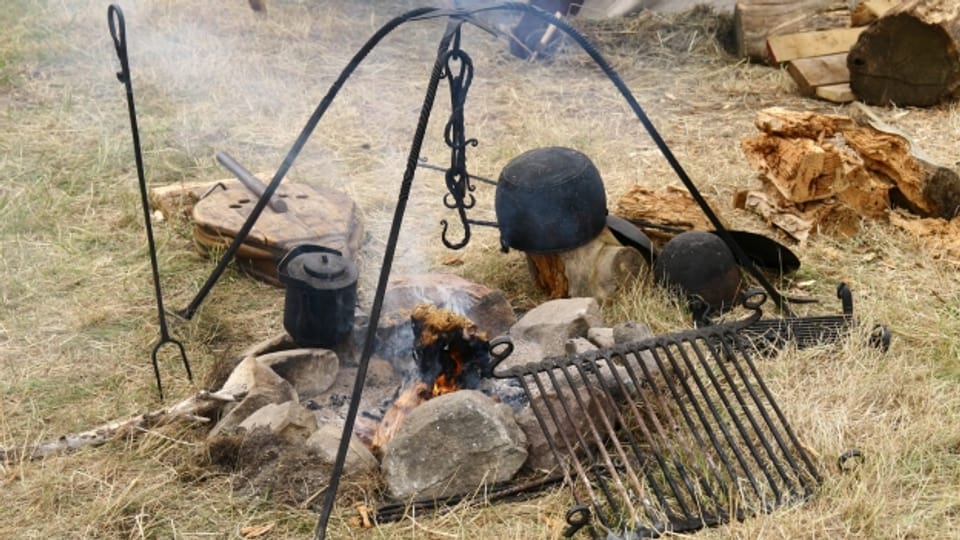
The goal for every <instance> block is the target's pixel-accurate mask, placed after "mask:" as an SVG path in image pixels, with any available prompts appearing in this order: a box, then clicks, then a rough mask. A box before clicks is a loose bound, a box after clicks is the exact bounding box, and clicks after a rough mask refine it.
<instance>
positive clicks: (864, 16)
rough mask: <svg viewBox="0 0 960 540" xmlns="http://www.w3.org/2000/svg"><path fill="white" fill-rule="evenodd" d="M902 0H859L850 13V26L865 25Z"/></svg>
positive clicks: (902, 0)
mask: <svg viewBox="0 0 960 540" xmlns="http://www.w3.org/2000/svg"><path fill="white" fill-rule="evenodd" d="M903 2H904V0H860V1H859V2H857V5H856V6H855V7H854V8H853V12H852V13H850V26H866V25H868V24H870V23H872V22H873V21H875V20H877V19H879V18H880V17H882V16H883V15H884V14H885V13H886V12H888V11H890V10H891V9H893V8H894V7H896V6H898V5H900V4H902V3H903Z"/></svg>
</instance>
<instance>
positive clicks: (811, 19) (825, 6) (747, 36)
mask: <svg viewBox="0 0 960 540" xmlns="http://www.w3.org/2000/svg"><path fill="white" fill-rule="evenodd" d="M849 20H850V9H849V7H848V6H847V3H846V2H845V1H843V0H737V4H736V8H735V9H734V12H733V25H734V32H735V34H736V40H737V54H738V55H739V56H741V57H746V58H750V59H751V60H757V61H761V62H766V61H768V60H769V55H768V52H767V39H768V38H770V37H771V36H778V35H785V34H796V33H799V32H809V31H815V30H827V29H831V28H842V27H845V26H848V23H849ZM834 52H839V51H834Z"/></svg>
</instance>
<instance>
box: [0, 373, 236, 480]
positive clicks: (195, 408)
mask: <svg viewBox="0 0 960 540" xmlns="http://www.w3.org/2000/svg"><path fill="white" fill-rule="evenodd" d="M242 397H243V396H242V395H233V394H229V393H223V392H207V391H202V392H198V393H196V394H194V395H193V396H190V397H189V398H187V399H185V400H183V401H181V402H180V403H177V404H175V405H172V406H170V407H164V408H162V409H158V410H156V411H153V412H149V413H146V414H138V415H136V416H131V417H128V418H124V419H122V420H114V421H112V422H108V423H106V424H103V425H101V426H98V427H96V428H93V429H90V430H87V431H83V432H80V433H73V434H69V435H64V436H62V437H60V438H58V439H55V440H52V441H47V442H45V443H41V444H38V445H36V446H33V447H30V448H11V449H2V448H0V462H3V463H13V462H16V461H20V460H34V459H42V458H45V457H47V456H51V455H54V454H61V453H66V452H70V451H74V450H78V449H80V448H84V447H87V446H100V445H103V444H105V443H107V442H108V441H110V440H112V439H114V438H116V437H119V436H122V435H124V434H129V433H134V432H140V431H146V430H148V429H152V428H155V427H158V426H162V425H165V424H169V423H171V422H173V421H176V420H189V421H193V422H208V421H209V419H208V418H206V417H204V416H201V415H203V414H207V413H209V412H210V411H212V410H214V409H216V408H217V407H220V406H222V405H223V404H224V403H230V402H236V401H239V400H240V399H241V398H242Z"/></svg>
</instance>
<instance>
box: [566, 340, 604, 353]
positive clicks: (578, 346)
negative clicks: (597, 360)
mask: <svg viewBox="0 0 960 540" xmlns="http://www.w3.org/2000/svg"><path fill="white" fill-rule="evenodd" d="M564 349H565V350H564V352H565V353H567V354H569V355H576V354H583V353H585V352H589V351H595V350H597V346H596V345H594V344H593V343H591V342H590V340H588V339H587V338H582V337H576V338H571V339H568V340H567V342H566V343H565V344H564Z"/></svg>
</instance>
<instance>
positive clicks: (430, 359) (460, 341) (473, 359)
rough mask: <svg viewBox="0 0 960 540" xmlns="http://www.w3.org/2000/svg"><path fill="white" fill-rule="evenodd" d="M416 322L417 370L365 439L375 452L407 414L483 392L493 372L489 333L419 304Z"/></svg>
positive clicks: (451, 314) (457, 316) (413, 317)
mask: <svg viewBox="0 0 960 540" xmlns="http://www.w3.org/2000/svg"><path fill="white" fill-rule="evenodd" d="M410 318H411V320H412V321H413V333H414V350H413V358H414V362H415V365H416V370H415V372H414V374H413V376H412V377H411V378H410V379H409V380H408V381H405V382H404V385H403V387H402V388H401V390H400V391H399V392H398V394H397V398H396V400H394V402H393V403H392V404H391V405H390V407H389V408H388V409H387V411H386V413H384V415H383V419H382V420H381V421H380V422H379V424H378V425H377V426H376V428H375V431H374V432H373V433H372V435H369V436H365V435H364V433H363V431H364V430H360V431H361V440H363V441H364V442H365V443H366V444H367V446H368V447H369V448H370V449H371V450H373V451H374V452H380V451H381V450H382V448H383V447H384V446H385V445H386V444H387V443H388V442H389V441H390V439H392V438H393V436H394V435H395V434H396V432H397V429H399V427H400V425H401V424H402V423H403V419H404V418H405V417H406V415H407V414H408V413H409V412H410V411H411V410H413V409H414V408H415V407H417V406H418V405H420V404H421V403H423V402H424V401H427V400H429V399H431V398H434V397H437V396H441V395H444V394H449V393H451V392H455V391H457V390H460V389H462V388H466V389H477V388H479V386H480V381H481V379H482V378H483V376H484V374H485V373H486V372H487V370H488V365H489V350H488V349H489V345H488V342H487V336H486V334H485V333H484V332H481V331H479V330H478V329H477V327H476V325H474V324H473V322H471V321H470V319H468V318H466V317H465V316H463V315H460V314H457V313H454V312H452V311H449V310H447V309H443V308H440V307H437V306H434V305H430V304H419V305H417V306H416V307H415V308H414V310H413V313H411V315H410Z"/></svg>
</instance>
